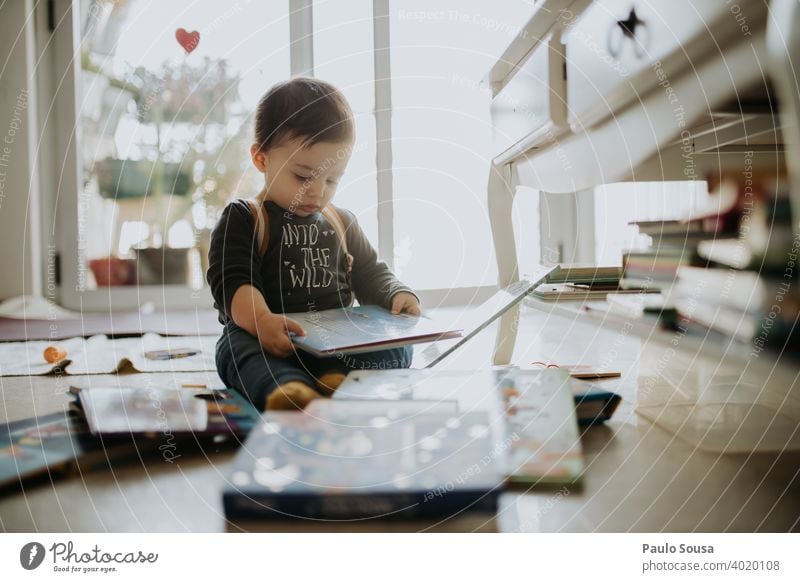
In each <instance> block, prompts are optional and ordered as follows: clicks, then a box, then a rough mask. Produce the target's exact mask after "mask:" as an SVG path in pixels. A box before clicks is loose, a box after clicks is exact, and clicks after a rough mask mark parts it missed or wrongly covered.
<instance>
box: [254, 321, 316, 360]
mask: <svg viewBox="0 0 800 582" xmlns="http://www.w3.org/2000/svg"><path fill="white" fill-rule="evenodd" d="M256 330H257V332H258V335H257V337H258V340H259V342H261V345H262V346H263V347H264V349H265V350H266V351H267V352H268V353H270V354H272V355H273V356H277V357H279V358H286V357H288V356H290V355H291V354H293V353H294V351H295V347H294V344H293V343H292V341H291V340H290V339H289V332H290V331H291V332H294V333H296V334H298V335H306V332H305V330H304V329H303V328H302V327H301V326H300V324H299V323H297V322H296V321H294V320H292V319H289V318H288V317H286V316H284V315H280V314H278V313H265V314H264V315H262V316H261V317H259V318H258V321H257V322H256Z"/></svg>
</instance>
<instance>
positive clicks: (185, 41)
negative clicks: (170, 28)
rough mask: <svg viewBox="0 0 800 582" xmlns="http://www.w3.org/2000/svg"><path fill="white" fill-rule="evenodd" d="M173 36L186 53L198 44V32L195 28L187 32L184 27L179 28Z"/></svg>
mask: <svg viewBox="0 0 800 582" xmlns="http://www.w3.org/2000/svg"><path fill="white" fill-rule="evenodd" d="M175 38H176V39H177V40H178V44H180V45H181V46H182V47H183V50H185V51H186V53H187V54H188V53H190V52H192V51H193V50H194V49H196V48H197V45H198V44H200V33H199V32H197V31H196V30H194V31H192V32H188V31H187V30H186V29H185V28H179V29H178V30H176V31H175Z"/></svg>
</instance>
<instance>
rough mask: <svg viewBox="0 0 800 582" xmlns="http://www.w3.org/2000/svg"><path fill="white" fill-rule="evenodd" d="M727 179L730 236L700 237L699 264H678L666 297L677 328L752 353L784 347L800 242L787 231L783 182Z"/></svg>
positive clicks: (796, 302) (795, 299)
mask: <svg viewBox="0 0 800 582" xmlns="http://www.w3.org/2000/svg"><path fill="white" fill-rule="evenodd" d="M727 183H728V186H727V187H729V188H734V189H735V190H736V192H737V195H738V198H737V205H738V207H739V208H740V209H741V215H740V227H739V229H738V231H737V233H736V235H737V236H736V237H726V238H716V239H710V240H704V241H702V242H700V243H699V244H698V246H697V254H698V256H699V257H700V258H701V259H702V261H705V265H704V266H703V267H702V268H701V267H697V266H691V265H682V266H681V267H680V268H679V269H678V273H677V284H676V285H675V289H674V292H673V294H672V297H673V300H674V302H675V306H676V308H677V310H678V314H679V320H678V325H679V327H680V328H681V329H683V330H687V331H693V332H697V333H700V334H704V335H716V334H719V335H721V336H722V337H732V338H734V339H736V340H740V341H741V342H744V343H747V344H753V349H754V350H757V351H760V350H761V349H764V348H765V347H766V346H767V345H774V346H779V347H786V345H787V341H788V340H790V339H791V335H792V330H793V328H794V326H795V323H796V320H797V317H798V315H799V314H800V295H799V294H798V293H797V289H796V284H795V281H796V278H797V264H798V263H797V258H798V251H800V242H799V241H798V240H796V239H795V237H794V234H793V231H792V219H791V212H790V202H789V189H788V183H787V182H786V180H785V178H783V179H781V178H780V177H779V176H761V177H759V176H755V177H754V178H748V179H747V181H745V179H744V178H741V179H739V180H737V179H736V178H735V177H734V178H732V179H728V180H727ZM786 353H788V352H786Z"/></svg>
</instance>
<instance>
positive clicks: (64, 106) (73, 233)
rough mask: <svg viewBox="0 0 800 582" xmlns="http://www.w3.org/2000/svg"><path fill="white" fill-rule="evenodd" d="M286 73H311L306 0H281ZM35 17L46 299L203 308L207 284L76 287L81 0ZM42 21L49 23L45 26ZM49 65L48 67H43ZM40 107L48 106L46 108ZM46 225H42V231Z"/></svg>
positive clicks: (98, 307)
mask: <svg viewBox="0 0 800 582" xmlns="http://www.w3.org/2000/svg"><path fill="white" fill-rule="evenodd" d="M288 2H289V14H290V15H289V39H290V72H291V74H292V75H301V74H302V75H313V73H314V50H313V48H314V45H313V0H288ZM39 6H41V7H42V12H44V13H45V14H44V15H42V14H39V15H37V21H38V22H39V24H38V26H39V29H40V30H41V31H42V32H43V33H44V35H45V38H47V40H48V42H47V45H48V47H49V53H50V54H51V58H50V59H49V63H44V62H42V63H40V67H39V74H40V75H45V76H49V79H46V80H45V81H44V82H40V86H41V85H45V86H46V87H47V88H48V90H49V92H48V97H51V96H52V100H51V99H44V98H43V99H42V100H41V105H40V118H41V119H44V117H43V115H53V111H55V112H56V113H57V115H58V116H59V118H58V122H57V124H53V123H49V124H48V125H47V127H46V129H45V131H43V132H42V133H41V139H42V140H45V141H48V140H49V142H50V143H52V144H53V146H52V150H53V153H54V154H56V157H55V159H57V160H59V161H60V163H59V164H55V165H47V164H43V165H41V170H40V174H41V177H42V185H43V189H44V190H45V192H48V193H49V195H47V196H45V200H44V206H45V208H46V209H45V213H44V216H45V221H46V220H47V217H53V216H54V215H57V219H56V220H54V221H53V222H52V223H51V224H55V227H56V231H57V237H56V246H57V248H58V255H59V259H60V264H59V267H60V268H59V272H60V284H59V285H58V286H56V288H55V291H54V292H53V293H51V295H50V298H51V299H53V300H55V301H57V302H58V303H60V304H62V305H64V306H65V307H67V308H70V309H75V310H80V311H111V310H115V309H116V310H130V309H135V308H138V307H140V306H142V305H145V304H152V306H153V307H154V308H156V309H167V308H170V309H174V308H180V309H203V308H209V307H210V306H211V304H212V301H213V300H212V298H211V294H210V291H209V289H208V287H207V286H205V285H204V286H203V287H202V288H201V289H191V288H190V287H189V286H188V285H147V286H136V287H121V286H120V287H103V288H98V289H91V290H89V289H82V281H83V280H85V277H86V276H87V274H88V271H87V267H86V266H85V265H83V264H80V261H79V259H80V253H79V252H78V250H77V247H76V241H79V240H80V232H79V225H78V208H79V202H80V196H81V195H82V194H83V189H82V187H81V175H82V172H81V168H82V164H83V160H82V159H81V157H80V152H81V151H82V150H81V148H80V138H81V135H80V129H81V128H80V122H79V116H78V108H77V105H78V103H77V95H78V94H79V86H78V82H79V78H80V74H79V73H80V71H79V70H78V67H79V64H80V47H79V43H80V2H79V0H52V3H50V4H49V6H50V7H51V9H52V13H48V12H47V10H48V4H47V3H43V4H40V5H39ZM48 21H50V22H53V23H55V24H56V26H55V27H54V29H55V30H54V31H53V32H52V33H51V32H50V31H49V30H48ZM390 28H391V20H390V0H373V42H374V74H375V86H374V90H375V112H374V113H375V127H376V146H377V154H376V167H377V184H376V186H377V196H378V232H379V235H378V237H379V240H378V249H377V250H378V256H379V257H380V259H381V260H383V261H385V262H386V263H387V264H388V265H389V267H390V268H392V266H393V262H394V212H393V200H394V197H393V192H392V126H391V113H392V102H391V60H390V55H391V52H390V51H391V43H390ZM48 65H49V66H48ZM45 108H47V110H45ZM44 230H46V229H44ZM496 288H497V287H496V286H489V285H487V286H475V287H459V288H456V289H421V290H416V291H417V294H418V295H420V298H421V300H422V303H423V305H426V306H433V305H437V306H446V305H464V304H470V303H476V302H481V301H483V300H484V299H485V298H486V297H488V296H489V295H490V294H491V293H493V292H494V290H495V289H496Z"/></svg>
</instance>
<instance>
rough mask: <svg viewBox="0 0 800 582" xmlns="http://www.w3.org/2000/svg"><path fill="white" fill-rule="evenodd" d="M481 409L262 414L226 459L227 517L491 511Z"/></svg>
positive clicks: (491, 475)
mask: <svg viewBox="0 0 800 582" xmlns="http://www.w3.org/2000/svg"><path fill="white" fill-rule="evenodd" d="M491 443H492V440H491V438H490V429H489V425H488V417H487V415H486V414H485V413H480V412H470V413H461V414H457V415H453V414H441V413H432V414H417V415H414V416H411V417H405V418H398V419H396V420H392V419H390V418H388V417H387V416H385V415H382V414H381V415H379V416H375V415H374V414H372V413H369V414H358V413H353V412H350V411H349V410H346V409H345V410H341V411H337V413H333V412H331V413H330V414H328V415H326V417H325V418H324V419H323V418H316V417H314V416H312V415H311V414H306V413H297V412H267V413H265V414H264V415H263V417H262V422H261V423H260V424H259V425H258V426H256V428H255V429H253V431H252V432H251V433H250V436H249V437H248V438H247V441H246V442H245V444H244V446H243V448H242V449H240V451H239V452H238V454H237V455H236V457H235V458H234V461H233V464H232V468H231V471H230V474H229V477H228V479H227V483H226V486H225V490H224V493H223V504H224V507H225V515H226V517H227V518H228V519H248V518H254V517H259V518H267V519H309V520H325V521H328V522H330V521H351V520H354V519H358V520H363V519H373V518H374V519H398V518H402V519H417V518H431V517H448V516H452V515H462V514H470V513H484V514H494V513H496V511H497V500H498V496H499V493H500V489H501V486H502V482H503V479H502V476H501V473H500V471H499V470H498V466H497V465H496V464H495V463H493V462H492V459H493V457H492V444H491Z"/></svg>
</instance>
